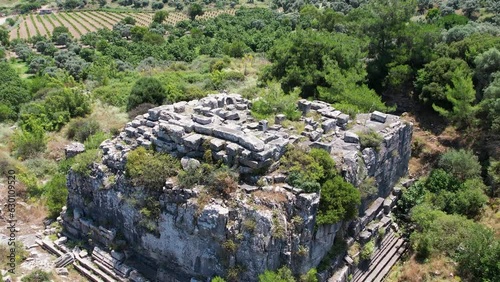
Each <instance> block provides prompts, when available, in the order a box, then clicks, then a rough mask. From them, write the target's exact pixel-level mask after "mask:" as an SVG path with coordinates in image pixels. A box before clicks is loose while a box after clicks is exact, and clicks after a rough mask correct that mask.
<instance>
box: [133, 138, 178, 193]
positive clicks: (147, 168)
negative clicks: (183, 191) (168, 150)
mask: <svg viewBox="0 0 500 282" xmlns="http://www.w3.org/2000/svg"><path fill="white" fill-rule="evenodd" d="M179 169H180V163H179V160H177V159H176V158H174V157H172V156H171V155H169V154H162V153H157V152H153V151H148V150H146V149H145V148H144V147H139V148H137V149H135V150H133V151H130V152H129V153H128V156H127V164H126V165H125V172H126V175H127V177H129V179H130V180H131V181H132V183H133V185H136V186H144V187H145V188H147V189H151V190H152V191H161V189H162V187H163V185H164V184H165V179H167V178H168V177H171V176H175V175H177V172H178V171H179Z"/></svg>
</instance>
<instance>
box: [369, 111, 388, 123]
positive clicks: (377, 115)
mask: <svg viewBox="0 0 500 282" xmlns="http://www.w3.org/2000/svg"><path fill="white" fill-rule="evenodd" d="M386 119H387V115H386V114H384V113H381V112H379V111H374V112H373V113H371V115H370V120H373V121H378V122H381V123H385V120H386Z"/></svg>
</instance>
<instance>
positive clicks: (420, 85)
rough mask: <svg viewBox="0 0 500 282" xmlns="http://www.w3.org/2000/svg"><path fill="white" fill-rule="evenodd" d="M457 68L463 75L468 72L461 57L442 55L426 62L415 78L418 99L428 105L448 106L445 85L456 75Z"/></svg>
mask: <svg viewBox="0 0 500 282" xmlns="http://www.w3.org/2000/svg"><path fill="white" fill-rule="evenodd" d="M457 69H461V70H462V74H464V75H467V74H469V73H470V70H469V66H468V65H467V63H466V62H465V61H463V60H461V59H451V58H447V57H443V58H439V59H437V60H435V61H432V62H430V63H428V64H426V65H425V66H424V68H423V69H421V70H419V71H418V75H417V78H416V80H415V88H416V92H417V93H418V95H419V96H418V97H419V99H420V100H421V101H422V102H424V103H426V104H429V105H432V104H436V105H438V106H441V107H446V108H450V105H449V104H448V101H447V99H446V86H447V85H450V84H452V79H453V78H454V77H456V75H458V73H457V74H455V71H456V70H457Z"/></svg>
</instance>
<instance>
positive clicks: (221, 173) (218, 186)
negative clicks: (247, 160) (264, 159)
mask: <svg viewBox="0 0 500 282" xmlns="http://www.w3.org/2000/svg"><path fill="white" fill-rule="evenodd" d="M207 152H210V150H207ZM210 155H211V152H210ZM238 177H239V176H238V173H237V172H236V171H234V170H232V169H230V168H229V167H227V166H220V167H217V166H214V165H211V164H208V163H204V164H202V165H201V166H200V167H198V168H196V169H192V168H191V169H188V170H182V171H180V172H179V175H178V177H177V180H178V183H179V184H180V185H181V186H182V187H186V188H187V187H193V186H194V185H205V186H206V187H207V188H208V189H209V191H210V192H212V193H214V194H218V195H222V196H224V197H227V196H229V194H231V193H232V192H234V191H236V189H237V188H238Z"/></svg>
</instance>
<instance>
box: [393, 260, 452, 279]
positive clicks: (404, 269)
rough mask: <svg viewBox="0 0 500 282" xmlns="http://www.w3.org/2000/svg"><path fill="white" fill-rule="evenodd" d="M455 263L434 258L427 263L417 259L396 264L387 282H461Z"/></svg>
mask: <svg viewBox="0 0 500 282" xmlns="http://www.w3.org/2000/svg"><path fill="white" fill-rule="evenodd" d="M455 266H456V264H455V262H453V261H451V260H450V259H449V258H447V257H444V256H439V257H433V258H431V259H430V260H429V262H427V263H419V262H417V261H416V260H415V257H414V256H413V257H411V258H410V259H409V260H408V261H405V262H400V263H398V264H396V265H395V266H394V267H393V268H392V269H391V272H390V273H389V275H388V277H387V278H386V280H385V281H387V282H424V281H425V282H434V281H435V282H437V281H461V280H460V278H458V277H456V276H455V272H456V269H455Z"/></svg>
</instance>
